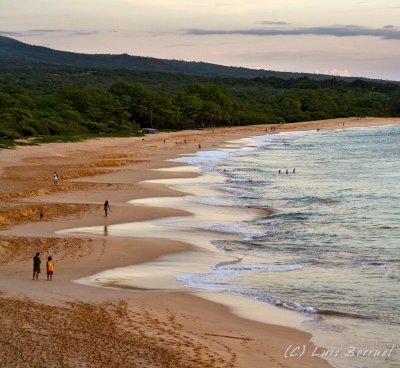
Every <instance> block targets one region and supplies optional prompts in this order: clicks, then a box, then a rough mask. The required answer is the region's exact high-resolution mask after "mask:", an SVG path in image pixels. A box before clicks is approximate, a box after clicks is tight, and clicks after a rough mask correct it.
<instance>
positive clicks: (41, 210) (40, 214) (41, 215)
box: [39, 208, 44, 221]
mask: <svg viewBox="0 0 400 368" xmlns="http://www.w3.org/2000/svg"><path fill="white" fill-rule="evenodd" d="M43 216H44V213H43V208H41V209H40V213H39V220H40V221H42V220H43Z"/></svg>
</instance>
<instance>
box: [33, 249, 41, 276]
mask: <svg viewBox="0 0 400 368" xmlns="http://www.w3.org/2000/svg"><path fill="white" fill-rule="evenodd" d="M41 263H42V261H41V260H40V253H39V252H38V253H36V255H35V256H34V257H33V279H32V280H35V277H36V280H37V279H38V278H39V273H40V264H41Z"/></svg>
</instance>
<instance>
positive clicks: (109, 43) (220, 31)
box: [0, 0, 400, 80]
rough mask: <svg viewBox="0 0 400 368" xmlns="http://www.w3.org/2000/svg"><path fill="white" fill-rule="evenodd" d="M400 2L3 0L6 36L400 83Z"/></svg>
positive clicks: (0, 19)
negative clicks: (388, 80)
mask: <svg viewBox="0 0 400 368" xmlns="http://www.w3.org/2000/svg"><path fill="white" fill-rule="evenodd" d="M399 19H400V1H399V0H364V1H363V0H335V1H328V0H247V1H246V0H245V1H237V0H217V1H212V0H165V1H164V0H147V1H145V0H111V1H110V0H107V1H106V0H79V1H78V0H68V1H63V2H61V1H55V0H17V1H16V0H2V1H1V2H0V34H1V35H4V36H9V37H13V38H16V39H18V40H20V41H23V42H27V43H31V44H36V45H42V46H47V47H51V48H55V49H59V50H67V51H75V52H84V53H128V54H131V55H142V56H154V57H159V58H168V59H182V60H197V61H207V62H212V63H217V64H223V65H234V66H245V67H250V68H262V69H270V70H280V71H297V72H311V73H327V74H336V75H350V76H366V77H371V78H383V79H394V80H400V20H399Z"/></svg>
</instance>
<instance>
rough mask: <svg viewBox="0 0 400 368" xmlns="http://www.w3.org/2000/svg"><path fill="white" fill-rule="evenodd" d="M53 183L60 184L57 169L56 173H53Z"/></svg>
mask: <svg viewBox="0 0 400 368" xmlns="http://www.w3.org/2000/svg"><path fill="white" fill-rule="evenodd" d="M53 183H54V184H58V174H57V171H54V174H53Z"/></svg>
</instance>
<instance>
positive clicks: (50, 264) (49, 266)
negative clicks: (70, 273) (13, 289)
mask: <svg viewBox="0 0 400 368" xmlns="http://www.w3.org/2000/svg"><path fill="white" fill-rule="evenodd" d="M41 263H42V260H41V259H40V253H39V252H38V253H36V255H35V256H34V257H33V280H35V279H36V280H38V279H39V274H40V265H41ZM46 271H47V281H51V280H52V279H53V273H54V261H53V258H52V257H51V256H49V257H47V262H46Z"/></svg>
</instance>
